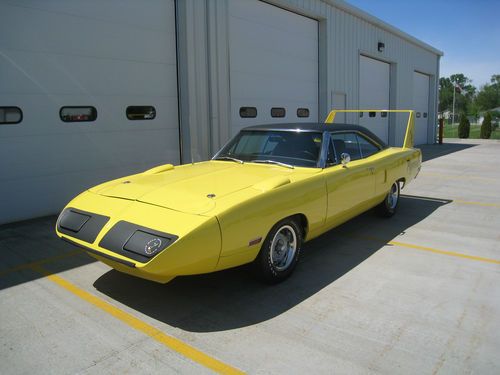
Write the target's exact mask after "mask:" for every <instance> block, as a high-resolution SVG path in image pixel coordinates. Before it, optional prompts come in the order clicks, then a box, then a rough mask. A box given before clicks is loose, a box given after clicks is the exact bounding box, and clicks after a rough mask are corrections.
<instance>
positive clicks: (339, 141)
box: [332, 133, 361, 160]
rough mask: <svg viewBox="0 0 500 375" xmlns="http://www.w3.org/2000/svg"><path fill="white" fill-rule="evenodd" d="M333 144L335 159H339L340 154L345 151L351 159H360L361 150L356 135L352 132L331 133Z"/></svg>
mask: <svg viewBox="0 0 500 375" xmlns="http://www.w3.org/2000/svg"><path fill="white" fill-rule="evenodd" d="M332 140H333V146H334V147H335V154H336V155H337V160H340V155H341V154H342V153H343V152H347V153H348V154H349V156H350V157H351V160H358V159H361V150H360V148H359V144H358V137H357V136H356V134H354V133H332Z"/></svg>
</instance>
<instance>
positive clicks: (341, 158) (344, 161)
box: [340, 152, 351, 167]
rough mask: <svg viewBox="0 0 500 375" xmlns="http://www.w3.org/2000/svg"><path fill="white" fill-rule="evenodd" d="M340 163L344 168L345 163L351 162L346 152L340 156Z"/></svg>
mask: <svg viewBox="0 0 500 375" xmlns="http://www.w3.org/2000/svg"><path fill="white" fill-rule="evenodd" d="M340 161H341V162H342V165H343V166H344V167H345V166H346V164H347V163H349V162H350V161H351V155H349V154H348V153H347V152H343V153H341V154H340Z"/></svg>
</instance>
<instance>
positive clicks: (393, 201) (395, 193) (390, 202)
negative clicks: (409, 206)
mask: <svg viewBox="0 0 500 375" xmlns="http://www.w3.org/2000/svg"><path fill="white" fill-rule="evenodd" d="M398 184H399V182H395V183H394V184H392V186H391V191H390V192H389V194H387V208H389V209H390V210H394V209H395V208H396V206H397V205H398V199H399V186H398Z"/></svg>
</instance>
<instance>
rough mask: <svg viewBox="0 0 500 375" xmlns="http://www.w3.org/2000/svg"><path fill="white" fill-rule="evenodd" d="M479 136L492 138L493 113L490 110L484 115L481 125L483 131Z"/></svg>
mask: <svg viewBox="0 0 500 375" xmlns="http://www.w3.org/2000/svg"><path fill="white" fill-rule="evenodd" d="M479 136H480V137H481V138H483V139H490V137H491V113H489V112H487V113H486V115H485V116H484V120H483V123H482V125H481V133H480V135H479Z"/></svg>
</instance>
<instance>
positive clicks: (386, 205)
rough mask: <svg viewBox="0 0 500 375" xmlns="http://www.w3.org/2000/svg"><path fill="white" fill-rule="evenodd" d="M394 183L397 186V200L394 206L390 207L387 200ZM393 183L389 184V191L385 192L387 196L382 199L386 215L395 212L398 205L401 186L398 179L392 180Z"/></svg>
mask: <svg viewBox="0 0 500 375" xmlns="http://www.w3.org/2000/svg"><path fill="white" fill-rule="evenodd" d="M394 184H396V186H397V187H398V200H397V202H396V205H395V206H394V207H390V206H389V202H388V197H389V195H390V194H391V190H392V186H393V185H394ZM394 184H392V185H391V189H390V190H389V193H387V196H386V197H385V199H384V207H385V211H386V214H387V215H388V216H392V215H394V214H395V213H396V211H397V210H398V206H399V199H400V195H401V186H400V184H399V181H396V182H394Z"/></svg>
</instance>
